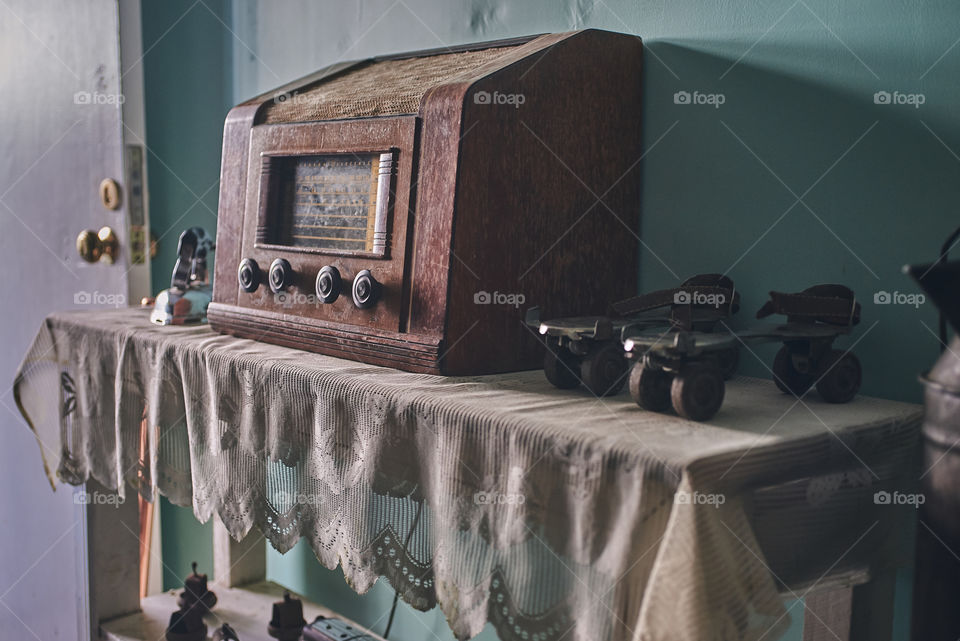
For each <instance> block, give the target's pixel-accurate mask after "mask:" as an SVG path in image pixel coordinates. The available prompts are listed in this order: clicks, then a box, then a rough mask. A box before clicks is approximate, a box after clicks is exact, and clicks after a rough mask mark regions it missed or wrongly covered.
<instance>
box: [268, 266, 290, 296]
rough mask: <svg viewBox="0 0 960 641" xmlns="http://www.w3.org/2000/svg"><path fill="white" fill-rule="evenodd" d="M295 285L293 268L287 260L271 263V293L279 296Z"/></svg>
mask: <svg viewBox="0 0 960 641" xmlns="http://www.w3.org/2000/svg"><path fill="white" fill-rule="evenodd" d="M292 283H293V268H292V267H290V263H288V262H287V259H285V258H278V259H276V260H274V261H273V262H272V263H270V291H272V292H273V293H274V294H279V293H280V292H282V291H283V290H285V289H286V288H287V287H290V285H291V284H292Z"/></svg>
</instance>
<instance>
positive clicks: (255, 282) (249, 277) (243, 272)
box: [237, 258, 260, 293]
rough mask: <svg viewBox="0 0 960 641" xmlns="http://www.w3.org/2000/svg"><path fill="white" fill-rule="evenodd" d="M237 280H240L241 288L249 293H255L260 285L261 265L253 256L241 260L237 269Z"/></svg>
mask: <svg viewBox="0 0 960 641" xmlns="http://www.w3.org/2000/svg"><path fill="white" fill-rule="evenodd" d="M237 280H238V281H239V282H240V289H242V290H243V291H245V292H247V293H253V292H255V291H257V288H258V287H260V266H259V265H257V261H255V260H254V259H252V258H244V259H243V260H241V261H240V267H239V268H238V269H237Z"/></svg>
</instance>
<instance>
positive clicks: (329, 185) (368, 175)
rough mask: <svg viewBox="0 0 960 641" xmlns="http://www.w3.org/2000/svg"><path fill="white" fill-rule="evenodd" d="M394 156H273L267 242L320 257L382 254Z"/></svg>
mask: <svg viewBox="0 0 960 641" xmlns="http://www.w3.org/2000/svg"><path fill="white" fill-rule="evenodd" d="M393 164H394V163H393V154H392V153H379V152H376V153H342V154H323V155H309V156H286V157H280V156H276V157H272V158H270V159H269V162H268V164H267V165H266V167H267V168H266V169H265V172H266V174H267V175H268V177H269V180H268V181H267V182H268V184H269V187H268V189H269V191H270V194H269V196H268V199H267V203H268V204H267V206H266V210H265V211H263V212H262V213H263V214H264V215H263V217H262V218H261V220H263V221H264V222H265V223H266V224H265V225H264V231H265V232H266V237H265V238H264V241H266V242H267V243H269V244H273V245H281V246H284V247H292V248H297V249H302V250H305V251H316V252H320V253H336V254H357V255H382V254H383V253H384V251H385V247H386V237H387V233H386V212H387V205H388V203H387V202H382V201H386V200H389V193H390V176H391V174H392V171H393Z"/></svg>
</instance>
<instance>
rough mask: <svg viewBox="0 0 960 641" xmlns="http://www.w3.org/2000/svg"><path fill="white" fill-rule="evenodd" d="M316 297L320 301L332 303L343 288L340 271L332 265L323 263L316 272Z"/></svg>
mask: <svg viewBox="0 0 960 641" xmlns="http://www.w3.org/2000/svg"><path fill="white" fill-rule="evenodd" d="M316 285H317V287H316V289H317V298H319V299H320V302H322V303H332V302H333V301H335V300H337V299H338V298H339V297H340V290H341V289H342V288H343V279H341V278H340V272H339V271H338V270H337V268H336V267H333V266H332V265H325V266H324V267H322V268H321V269H320V272H319V273H318V274H317V284H316Z"/></svg>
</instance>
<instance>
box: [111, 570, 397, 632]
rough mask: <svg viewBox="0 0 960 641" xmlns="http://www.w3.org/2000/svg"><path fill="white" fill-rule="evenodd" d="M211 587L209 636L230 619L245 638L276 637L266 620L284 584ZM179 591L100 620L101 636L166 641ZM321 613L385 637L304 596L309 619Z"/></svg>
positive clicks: (267, 583) (206, 620)
mask: <svg viewBox="0 0 960 641" xmlns="http://www.w3.org/2000/svg"><path fill="white" fill-rule="evenodd" d="M210 589H211V590H213V591H214V592H215V593H216V595H217V605H216V606H214V608H213V611H212V612H210V613H209V614H207V616H205V617H204V622H205V623H206V624H207V635H208V638H209V635H211V634H213V631H214V630H216V629H217V628H218V627H220V625H221V624H222V623H229V624H230V625H231V627H233V629H234V630H236V631H237V635H238V636H239V637H240V639H242V641H275V640H274V639H273V637H271V636H270V635H269V634H267V622H268V621H269V620H270V616H271V613H272V611H273V610H272V606H273V603H274V602H276V601H280V600H281V599H283V591H284V589H285V588H284V587H283V586H281V585H277V584H276V583H271V582H269V581H264V582H260V583H253V584H250V585H245V586H243V587H238V588H227V587H223V586H220V585H217V584H216V583H211V585H210ZM179 592H180V590H171V591H169V592H164V593H163V594H156V595H153V596H148V597H147V598H145V599H143V600H142V601H141V602H140V607H141V609H142V611H141V612H137V613H135V614H130V615H127V616H123V617H118V618H116V619H112V620H110V621H103V622H101V623H100V630H101V638H103V639H106V640H107V641H163V639H164V632H165V631H166V629H167V623H168V622H169V621H170V613H172V612H173V611H174V610H176V609H177V594H179ZM318 615H323V616H325V617H336V618H339V619H342V620H344V621H347V622H349V623H350V624H351V625H353V626H355V627H356V628H357V630H358V631H359V630H362V631H364V632H366V633H367V634H370V635H371V636H372V637H373V638H374V639H377V640H378V641H382V637H380V636H378V635H376V634H373V633H372V632H370V631H369V630H367V629H366V628H364V627H363V626H361V625H357V624H356V623H354V622H352V621H350V620H349V619H346V618H345V617H342V616H340V615H338V614H337V613H335V612H333V611H332V610H329V609H327V608H324V607H323V606H320V605H317V604H315V603H310V602H309V601H306V600H304V602H303V618H304V619H306V620H307V622H308V623H309V622H310V621H313V620H314V619H315V618H316V617H317V616H318Z"/></svg>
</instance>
